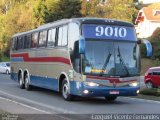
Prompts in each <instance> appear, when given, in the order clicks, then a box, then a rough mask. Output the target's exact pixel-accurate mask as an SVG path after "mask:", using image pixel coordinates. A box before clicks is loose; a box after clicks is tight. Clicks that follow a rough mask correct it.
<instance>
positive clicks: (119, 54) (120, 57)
mask: <svg viewBox="0 0 160 120" xmlns="http://www.w3.org/2000/svg"><path fill="white" fill-rule="evenodd" d="M118 57H119V60H120V63H121V64H122V65H123V67H124V69H125V70H126V72H127V76H130V73H129V70H128V68H127V66H126V64H125V63H124V60H123V58H122V56H121V53H120V49H119V47H118Z"/></svg>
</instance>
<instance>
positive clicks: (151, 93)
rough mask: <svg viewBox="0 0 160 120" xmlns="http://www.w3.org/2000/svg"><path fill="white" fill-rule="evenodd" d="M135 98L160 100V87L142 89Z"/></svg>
mask: <svg viewBox="0 0 160 120" xmlns="http://www.w3.org/2000/svg"><path fill="white" fill-rule="evenodd" d="M134 98H140V99H147V100H154V101H160V88H152V89H147V88H144V89H141V90H140V93H139V94H138V96H135V97H134Z"/></svg>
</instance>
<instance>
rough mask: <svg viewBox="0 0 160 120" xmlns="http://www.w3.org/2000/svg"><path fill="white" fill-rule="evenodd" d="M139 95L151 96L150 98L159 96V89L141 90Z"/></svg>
mask: <svg viewBox="0 0 160 120" xmlns="http://www.w3.org/2000/svg"><path fill="white" fill-rule="evenodd" d="M139 94H143V95H152V96H160V88H151V89H147V88H145V89H142V90H140V92H139Z"/></svg>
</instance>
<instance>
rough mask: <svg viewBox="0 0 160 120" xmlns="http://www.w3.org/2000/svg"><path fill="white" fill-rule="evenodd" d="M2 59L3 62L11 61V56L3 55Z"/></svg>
mask: <svg viewBox="0 0 160 120" xmlns="http://www.w3.org/2000/svg"><path fill="white" fill-rule="evenodd" d="M1 61H2V62H8V61H10V58H9V57H6V56H3V57H2V58H1Z"/></svg>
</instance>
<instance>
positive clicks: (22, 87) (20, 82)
mask: <svg viewBox="0 0 160 120" xmlns="http://www.w3.org/2000/svg"><path fill="white" fill-rule="evenodd" d="M18 81H19V86H20V88H21V89H24V83H23V79H22V74H21V73H20V74H19V76H18Z"/></svg>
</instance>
